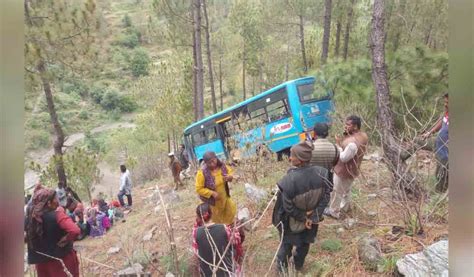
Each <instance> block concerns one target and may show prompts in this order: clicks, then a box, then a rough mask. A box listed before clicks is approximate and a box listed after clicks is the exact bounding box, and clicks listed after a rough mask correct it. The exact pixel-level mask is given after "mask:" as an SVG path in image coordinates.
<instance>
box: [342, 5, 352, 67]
mask: <svg viewBox="0 0 474 277" xmlns="http://www.w3.org/2000/svg"><path fill="white" fill-rule="evenodd" d="M354 2H355V0H351V5H350V6H349V12H348V13H347V23H346V30H345V33H344V49H343V52H344V53H343V57H344V61H345V60H347V53H348V52H349V33H350V31H351V24H352V16H353V9H354Z"/></svg>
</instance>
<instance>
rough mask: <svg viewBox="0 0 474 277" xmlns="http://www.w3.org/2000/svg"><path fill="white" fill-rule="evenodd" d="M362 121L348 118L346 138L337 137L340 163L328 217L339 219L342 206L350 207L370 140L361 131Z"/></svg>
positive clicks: (337, 166) (337, 167) (356, 117)
mask: <svg viewBox="0 0 474 277" xmlns="http://www.w3.org/2000/svg"><path fill="white" fill-rule="evenodd" d="M361 124H362V123H361V119H360V117H358V116H356V115H351V116H349V117H347V118H346V122H345V126H344V138H343V139H342V141H341V139H340V138H339V137H338V136H336V144H337V145H338V146H339V147H338V150H339V152H340V153H341V154H340V155H339V161H338V162H337V164H336V166H335V167H334V191H333V193H332V196H331V203H330V206H329V208H328V210H327V211H326V213H325V214H326V215H329V216H331V217H333V218H336V219H337V218H339V216H340V211H341V202H342V201H344V202H343V203H342V204H343V205H342V206H346V205H350V196H351V187H352V183H353V182H354V179H355V178H356V177H357V176H359V168H360V164H361V163H362V158H363V157H364V154H365V152H366V150H367V144H368V142H369V138H368V136H367V134H366V133H365V132H362V131H361V130H360V128H361Z"/></svg>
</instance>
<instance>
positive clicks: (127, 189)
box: [118, 164, 132, 207]
mask: <svg viewBox="0 0 474 277" xmlns="http://www.w3.org/2000/svg"><path fill="white" fill-rule="evenodd" d="M120 172H122V174H121V175H120V191H119V193H118V200H119V202H120V205H121V206H122V207H124V206H125V202H124V201H123V197H124V196H127V207H131V206H132V179H131V178H130V171H128V169H127V168H126V167H125V165H123V164H122V165H120Z"/></svg>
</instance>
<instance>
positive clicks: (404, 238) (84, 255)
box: [75, 152, 448, 276]
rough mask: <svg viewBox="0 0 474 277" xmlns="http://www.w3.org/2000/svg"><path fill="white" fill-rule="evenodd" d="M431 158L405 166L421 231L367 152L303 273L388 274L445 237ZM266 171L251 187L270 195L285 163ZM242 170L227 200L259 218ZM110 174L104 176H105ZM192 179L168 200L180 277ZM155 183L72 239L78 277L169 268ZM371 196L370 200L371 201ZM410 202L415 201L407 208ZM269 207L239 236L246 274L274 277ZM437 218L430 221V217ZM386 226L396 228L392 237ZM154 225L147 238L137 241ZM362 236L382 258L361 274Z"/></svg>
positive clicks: (165, 184)
mask: <svg viewBox="0 0 474 277" xmlns="http://www.w3.org/2000/svg"><path fill="white" fill-rule="evenodd" d="M431 158H432V157H431V154H429V153H425V152H420V153H419V154H418V156H417V157H416V158H414V159H413V161H412V165H413V166H414V168H415V169H416V172H417V174H420V176H422V177H420V179H421V180H425V179H426V182H427V184H426V189H427V190H428V193H427V195H428V196H429V198H427V199H424V200H423V205H421V208H422V209H423V211H424V212H426V214H430V217H429V218H427V219H426V220H425V221H423V230H424V232H423V233H422V234H419V235H417V234H415V235H413V236H412V235H411V234H410V233H409V232H408V231H409V230H407V229H409V228H408V227H409V226H407V225H406V224H404V221H403V217H402V215H403V211H402V210H401V208H400V206H399V205H397V204H396V201H394V200H393V199H392V193H391V189H390V187H389V186H390V183H391V178H390V173H389V172H388V170H387V169H386V168H385V166H383V164H382V163H381V162H378V161H377V157H376V155H375V158H374V156H370V155H368V158H367V160H364V162H363V164H362V176H361V177H360V178H359V179H358V180H356V181H355V183H354V186H353V189H352V200H353V207H352V210H351V211H349V212H348V213H347V214H345V216H344V217H343V218H342V219H340V220H334V219H330V218H326V219H325V220H324V221H323V222H322V223H321V224H320V227H319V233H318V237H317V241H316V243H314V244H313V245H311V248H310V252H309V254H308V256H307V258H306V262H305V266H304V269H303V275H304V276H368V275H376V276H390V275H391V274H392V273H393V271H394V269H395V262H396V260H397V259H398V258H400V257H403V256H404V255H405V254H407V253H414V252H417V251H420V250H422V249H423V247H424V246H427V245H430V244H431V243H433V242H434V241H437V240H439V239H441V238H446V237H447V236H448V221H447V205H446V207H445V208H444V207H443V208H442V209H439V210H440V211H438V210H436V211H434V210H430V206H431V203H432V202H433V201H435V200H437V199H438V198H437V197H438V196H437V195H435V194H433V192H432V190H433V189H432V184H431V183H430V182H431V181H430V180H432V177H430V176H431V175H432V174H433V171H434V168H433V167H434V165H433V162H432V159H431ZM266 166H267V167H266V168H265V167H264V168H262V169H261V170H257V171H258V172H257V175H258V177H259V178H258V180H257V185H258V186H259V187H261V188H263V189H265V190H267V191H271V188H272V187H274V185H275V183H276V181H277V180H278V179H279V178H281V176H283V175H284V173H285V170H286V168H288V164H287V163H285V162H279V163H276V162H270V163H269V164H268V165H266ZM249 168H252V167H245V166H239V167H238V168H237V169H236V173H235V174H236V175H237V176H238V177H240V178H239V180H237V181H236V182H234V183H233V184H232V188H231V195H232V198H233V199H234V201H235V202H236V203H237V205H238V207H240V208H241V207H247V208H249V210H250V212H251V215H252V216H256V215H260V214H261V213H262V212H263V211H264V208H265V207H266V206H267V205H266V204H267V201H264V203H263V202H262V203H257V204H256V203H253V202H251V201H250V200H249V199H248V198H247V196H246V195H245V191H244V183H245V182H249V181H251V178H250V177H248V176H251V175H252V174H251V173H250V172H248V170H249ZM112 176H113V175H110V178H112ZM193 182H194V181H193V180H188V182H187V183H188V184H187V186H186V187H185V188H183V189H181V190H179V191H178V195H179V198H180V200H179V201H172V203H168V204H167V205H168V209H169V213H170V216H171V218H172V224H173V230H174V232H173V234H174V238H175V241H176V245H177V251H178V259H179V264H180V269H181V274H182V275H183V276H189V275H190V270H189V267H190V264H192V263H191V262H192V260H193V255H192V251H191V230H192V226H193V222H194V210H195V207H196V205H197V204H199V199H198V198H197V196H196V194H195V191H194V183H193ZM156 186H158V187H160V188H162V189H164V190H170V189H171V188H172V184H171V179H170V178H164V179H162V180H157V181H155V182H150V183H147V184H145V185H143V186H141V187H137V188H135V189H134V191H133V197H134V207H133V210H132V211H131V212H130V213H129V214H127V215H126V218H125V222H117V223H116V224H115V225H114V226H113V227H112V228H111V230H110V231H109V232H108V233H107V234H106V235H105V236H103V237H101V238H86V239H85V240H83V241H80V242H76V243H75V247H76V249H77V250H78V255H79V257H80V263H81V272H82V273H83V275H84V276H110V275H112V274H113V273H114V272H117V271H118V270H120V269H123V268H126V267H128V266H130V265H131V264H134V263H140V264H142V265H144V267H145V271H148V272H150V273H151V274H152V276H164V275H165V274H166V273H167V272H168V271H171V270H172V261H171V255H170V243H169V237H168V234H167V229H166V221H165V217H164V213H163V209H161V208H160V209H159V210H157V211H155V207H157V206H159V205H158V203H157V202H155V201H152V200H151V198H150V195H151V194H152V192H153V189H154V188H155V187H156ZM374 195H375V196H374ZM414 204H416V203H414ZM272 210H273V204H271V205H270V206H269V209H268V210H266V211H265V213H264V214H263V215H262V217H261V221H260V222H259V224H258V225H257V226H256V228H255V229H254V230H253V231H251V232H249V233H247V237H246V241H245V243H244V249H245V251H246V257H245V259H244V263H243V268H244V272H246V276H261V275H266V274H268V275H267V276H275V275H276V272H275V271H274V269H273V268H271V267H270V265H271V264H272V260H273V258H274V256H275V252H276V251H277V248H278V245H279V238H278V233H277V231H276V229H275V228H274V227H273V226H272V225H271V213H272ZM434 215H437V216H434ZM346 218H352V219H355V220H356V223H355V224H354V226H353V227H352V228H343V226H344V222H345V220H346ZM394 226H400V227H402V228H403V230H404V231H402V232H399V233H394V232H392V229H393V227H394ZM154 227H155V232H154V235H153V237H152V239H151V240H149V241H144V240H143V237H144V235H145V234H147V232H149V231H150V230H152V229H153V228H154ZM364 234H371V235H372V236H374V237H375V238H377V240H378V241H379V243H380V245H381V250H382V253H383V257H384V258H383V264H382V265H381V266H380V268H379V269H378V270H375V271H369V270H367V269H366V268H365V266H364V264H363V263H362V262H361V260H360V259H359V255H358V251H357V242H358V240H359V238H360V237H361V236H362V235H364ZM111 247H120V250H119V252H118V253H115V254H107V251H108V250H109V248H111Z"/></svg>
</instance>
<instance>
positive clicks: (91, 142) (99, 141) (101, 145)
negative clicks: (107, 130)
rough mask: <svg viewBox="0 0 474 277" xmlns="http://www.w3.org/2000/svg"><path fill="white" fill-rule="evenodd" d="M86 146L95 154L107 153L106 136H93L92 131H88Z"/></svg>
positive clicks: (85, 137)
mask: <svg viewBox="0 0 474 277" xmlns="http://www.w3.org/2000/svg"><path fill="white" fill-rule="evenodd" d="M84 145H85V146H86V148H87V150H89V151H91V152H93V153H105V150H106V143H105V138H104V136H101V135H93V134H91V132H90V131H87V132H86V133H85V136H84Z"/></svg>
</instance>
